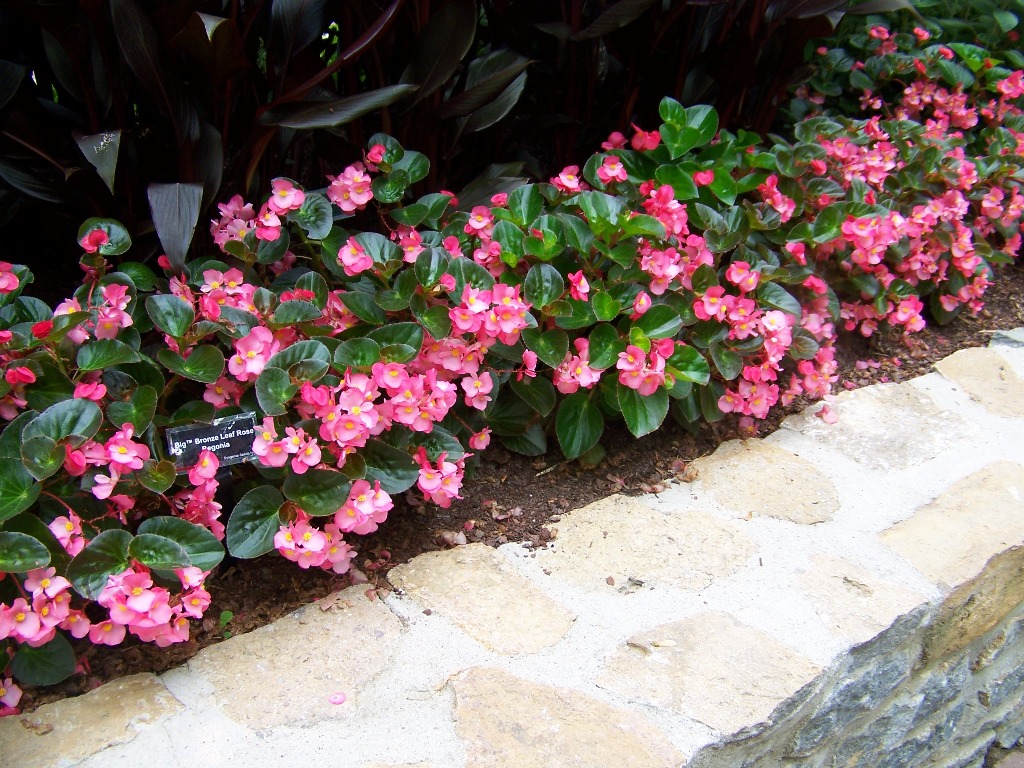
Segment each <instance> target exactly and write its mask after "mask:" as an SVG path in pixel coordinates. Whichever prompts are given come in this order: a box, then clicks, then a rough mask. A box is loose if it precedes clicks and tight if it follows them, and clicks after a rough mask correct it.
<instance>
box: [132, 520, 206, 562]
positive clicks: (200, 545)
mask: <svg viewBox="0 0 1024 768" xmlns="http://www.w3.org/2000/svg"><path fill="white" fill-rule="evenodd" d="M139 534H140V535H142V534H155V535H157V536H159V537H162V538H166V539H169V540H171V541H173V542H175V543H177V544H178V545H179V546H180V547H181V548H182V549H183V550H184V551H185V552H186V553H187V555H188V559H189V561H190V562H191V564H192V565H193V566H194V567H196V568H198V569H199V570H201V571H212V570H213V569H214V568H216V567H217V565H218V564H219V563H220V561H221V560H223V559H224V547H223V546H222V545H221V543H220V542H219V541H218V540H217V537H216V536H214V535H213V534H212V533H211V532H210V531H209V529H207V528H204V527H203V526H201V525H196V524H195V523H190V522H188V521H187V520H182V519H181V518H180V517H171V516H169V515H167V516H161V517H150V518H147V519H146V520H144V521H143V523H142V524H141V525H140V526H139ZM133 544H134V542H133ZM129 552H131V547H130V546H129Z"/></svg>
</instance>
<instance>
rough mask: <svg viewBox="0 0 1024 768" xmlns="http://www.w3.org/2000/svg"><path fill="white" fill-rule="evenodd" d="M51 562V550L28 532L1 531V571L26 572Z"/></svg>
mask: <svg viewBox="0 0 1024 768" xmlns="http://www.w3.org/2000/svg"><path fill="white" fill-rule="evenodd" d="M49 562H50V552H49V550H48V549H47V548H46V547H45V546H43V543H42V542H41V541H38V540H37V539H35V538H34V537H32V536H29V535H28V534H26V533H15V532H12V531H0V573H24V572H25V571H31V570H32V569H33V568H42V567H43V566H45V565H48V564H49Z"/></svg>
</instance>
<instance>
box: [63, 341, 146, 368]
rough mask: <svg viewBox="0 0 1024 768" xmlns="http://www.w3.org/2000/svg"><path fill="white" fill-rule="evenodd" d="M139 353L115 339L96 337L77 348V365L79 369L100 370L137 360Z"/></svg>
mask: <svg viewBox="0 0 1024 768" xmlns="http://www.w3.org/2000/svg"><path fill="white" fill-rule="evenodd" d="M138 359H139V353H138V352H136V351H135V350H134V349H132V348H131V347H129V346H128V345H127V344H125V343H124V342H123V341H118V340H117V339H97V340H96V341H90V342H89V343H88V344H84V345H82V346H81V347H79V348H78V357H77V365H78V370H80V371H102V370H103V369H104V368H110V367H112V366H115V365H122V364H123V363H134V362H136V361H138Z"/></svg>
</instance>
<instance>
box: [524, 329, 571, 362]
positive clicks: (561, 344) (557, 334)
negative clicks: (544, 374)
mask: <svg viewBox="0 0 1024 768" xmlns="http://www.w3.org/2000/svg"><path fill="white" fill-rule="evenodd" d="M521 336H522V339H523V343H524V344H525V345H526V348H527V349H529V350H532V351H533V352H536V353H537V357H538V358H540V359H541V360H542V361H543V362H544V363H546V364H547V365H549V366H551V367H552V368H557V367H558V366H560V365H561V364H562V361H563V360H565V355H566V353H567V352H568V351H569V336H568V334H566V332H565V331H563V330H562V329H560V328H553V329H551V330H550V331H541V330H540V329H539V328H524V329H523V331H522V334H521Z"/></svg>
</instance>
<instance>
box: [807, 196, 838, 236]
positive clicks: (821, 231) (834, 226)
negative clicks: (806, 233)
mask: <svg viewBox="0 0 1024 768" xmlns="http://www.w3.org/2000/svg"><path fill="white" fill-rule="evenodd" d="M844 221H846V205H845V204H844V203H833V204H832V205H830V206H828V207H827V208H824V209H822V210H820V211H818V214H817V215H816V216H815V217H814V223H813V224H811V237H812V239H813V240H814V242H816V243H827V242H829V241H831V240H835V239H836V238H838V237H842V236H843V229H842V227H843V222H844Z"/></svg>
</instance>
